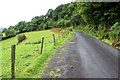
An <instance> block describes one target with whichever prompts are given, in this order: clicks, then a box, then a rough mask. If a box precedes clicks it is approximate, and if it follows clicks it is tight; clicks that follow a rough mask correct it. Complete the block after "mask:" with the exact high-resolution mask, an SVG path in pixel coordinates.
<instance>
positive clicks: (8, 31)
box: [5, 29, 16, 37]
mask: <svg viewBox="0 0 120 80" xmlns="http://www.w3.org/2000/svg"><path fill="white" fill-rule="evenodd" d="M5 35H6V37H12V36H15V35H16V31H15V30H13V29H8V30H6V31H5Z"/></svg>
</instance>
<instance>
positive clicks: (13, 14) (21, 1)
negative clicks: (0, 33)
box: [0, 0, 72, 28]
mask: <svg viewBox="0 0 120 80" xmlns="http://www.w3.org/2000/svg"><path fill="white" fill-rule="evenodd" d="M71 1H72V0H0V27H6V28H8V27H9V26H11V25H13V26H14V25H15V24H17V23H18V22H20V21H30V20H31V19H32V18H33V17H35V16H40V15H45V14H46V13H47V11H48V9H50V8H52V9H55V8H56V7H57V6H58V5H60V4H64V3H70V2H71Z"/></svg>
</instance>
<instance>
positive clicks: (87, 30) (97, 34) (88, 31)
mask: <svg viewBox="0 0 120 80" xmlns="http://www.w3.org/2000/svg"><path fill="white" fill-rule="evenodd" d="M80 28H81V29H79V30H78V29H77V30H75V31H81V32H84V33H86V34H88V35H90V36H92V37H94V38H96V39H98V40H101V41H103V42H105V43H107V44H109V45H111V46H112V43H113V42H114V41H113V40H110V39H107V38H102V36H104V34H105V33H104V32H102V31H101V32H95V30H94V29H90V28H89V27H88V26H86V27H80ZM116 48H118V49H120V46H118V47H116Z"/></svg>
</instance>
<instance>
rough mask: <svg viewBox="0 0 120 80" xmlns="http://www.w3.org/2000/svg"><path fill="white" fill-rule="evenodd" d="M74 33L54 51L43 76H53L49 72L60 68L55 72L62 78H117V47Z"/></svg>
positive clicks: (83, 34)
mask: <svg viewBox="0 0 120 80" xmlns="http://www.w3.org/2000/svg"><path fill="white" fill-rule="evenodd" d="M74 33H75V34H76V36H75V37H74V38H73V39H71V40H70V41H69V42H67V43H66V44H64V45H63V46H62V47H60V48H59V49H58V50H57V51H56V53H55V55H54V56H53V57H52V59H51V61H50V63H49V65H48V68H47V69H46V72H45V74H44V75H43V77H45V78H49V77H54V76H53V75H52V76H50V72H51V71H52V70H54V68H60V70H61V72H59V73H57V72H55V74H60V75H61V77H63V78H118V49H115V48H113V47H112V46H109V45H108V44H106V43H104V42H102V41H99V40H97V39H95V38H93V37H91V36H88V35H87V34H85V33H82V32H78V31H74ZM59 53H61V54H59ZM57 57H59V59H58V58H57Z"/></svg>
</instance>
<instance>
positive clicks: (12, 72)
mask: <svg viewBox="0 0 120 80" xmlns="http://www.w3.org/2000/svg"><path fill="white" fill-rule="evenodd" d="M11 78H12V79H13V78H15V45H12V46H11Z"/></svg>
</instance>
